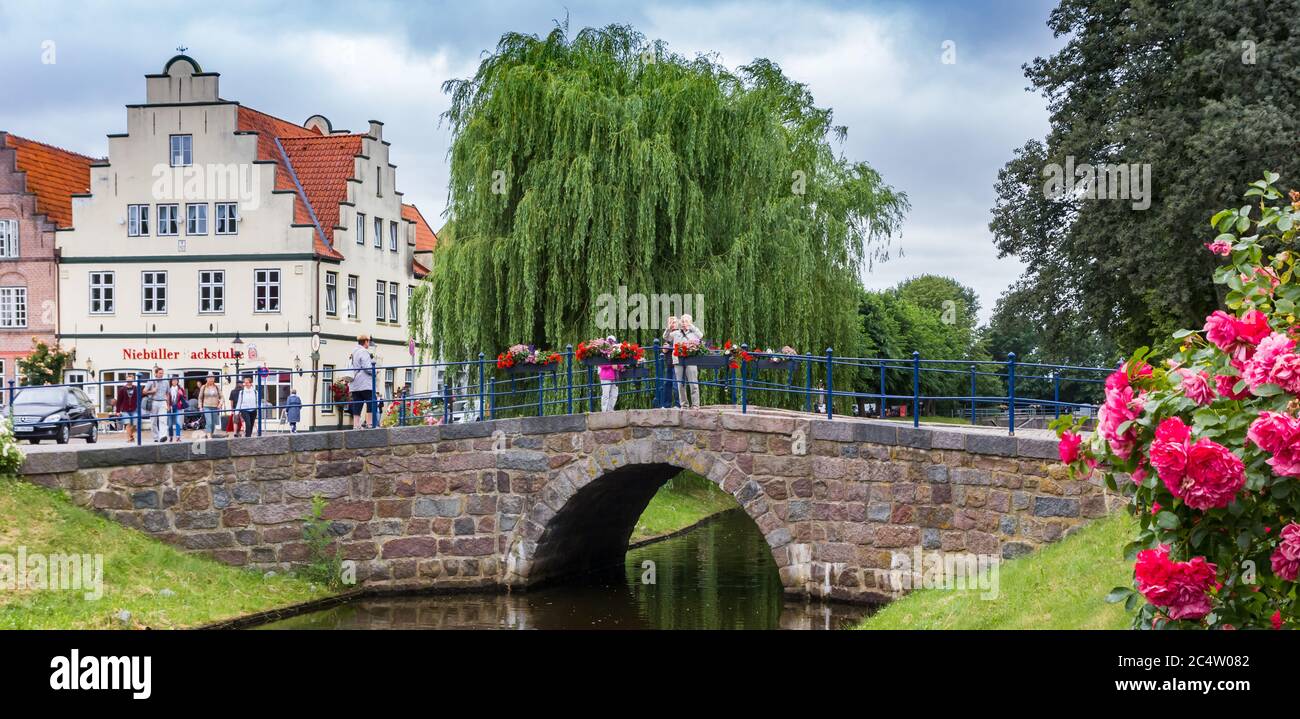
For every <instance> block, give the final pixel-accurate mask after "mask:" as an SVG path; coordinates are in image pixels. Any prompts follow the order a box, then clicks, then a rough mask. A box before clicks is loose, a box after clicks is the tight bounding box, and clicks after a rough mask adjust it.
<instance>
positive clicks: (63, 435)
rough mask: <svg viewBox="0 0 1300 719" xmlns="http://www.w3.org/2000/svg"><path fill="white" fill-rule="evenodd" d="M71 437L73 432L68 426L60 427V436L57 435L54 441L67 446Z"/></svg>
mask: <svg viewBox="0 0 1300 719" xmlns="http://www.w3.org/2000/svg"><path fill="white" fill-rule="evenodd" d="M69 437H71V432H70V431H69V430H68V425H66V424H61V425H59V431H58V434H56V435H55V437H54V441H55V442H58V443H59V444H67V443H68V439H69Z"/></svg>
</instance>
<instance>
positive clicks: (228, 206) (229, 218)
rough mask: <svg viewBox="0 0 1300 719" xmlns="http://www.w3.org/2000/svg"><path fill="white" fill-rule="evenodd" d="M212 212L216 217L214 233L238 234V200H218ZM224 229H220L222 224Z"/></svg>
mask: <svg viewBox="0 0 1300 719" xmlns="http://www.w3.org/2000/svg"><path fill="white" fill-rule="evenodd" d="M215 207H216V209H215V210H214V211H213V214H214V215H215V216H216V218H217V223H216V225H217V226H216V228H215V230H216V234H218V235H238V234H239V222H240V219H241V218H240V217H239V203H238V202H218V203H216V206H215ZM223 225H224V226H225V229H224V230H222V229H221V228H222V226H223Z"/></svg>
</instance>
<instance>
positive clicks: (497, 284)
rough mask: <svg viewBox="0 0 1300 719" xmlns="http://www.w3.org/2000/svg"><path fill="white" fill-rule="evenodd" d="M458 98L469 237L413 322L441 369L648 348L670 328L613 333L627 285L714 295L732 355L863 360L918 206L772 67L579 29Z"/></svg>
mask: <svg viewBox="0 0 1300 719" xmlns="http://www.w3.org/2000/svg"><path fill="white" fill-rule="evenodd" d="M444 89H445V90H446V91H447V92H448V93H450V95H451V107H450V109H449V110H448V112H447V113H446V119H447V120H448V121H449V123H450V126H451V131H452V134H453V142H452V147H451V151H450V157H451V180H450V189H449V213H450V216H451V221H452V222H454V223H455V236H454V238H451V239H450V240H448V238H443V240H444V241H443V242H442V243H440V244H439V246H438V249H437V251H436V252H435V256H434V261H433V268H432V271H431V273H430V276H429V277H428V278H427V280H426V281H425V282H424V283H422V285H421V287H420V288H419V290H418V291H417V293H416V296H415V300H414V302H413V303H412V313H411V323H412V331H413V334H414V336H415V337H416V338H417V340H418V341H419V342H420V344H421V346H422V347H423V348H424V351H425V352H430V353H435V354H441V355H442V356H446V357H453V356H459V355H463V354H464V353H465V352H478V351H485V352H491V351H494V350H495V349H497V348H502V347H505V346H508V345H510V344H513V343H516V342H524V343H534V344H537V345H544V346H548V347H552V348H559V347H562V345H564V344H566V343H574V344H576V343H577V341H579V340H582V339H586V338H587V337H590V336H592V335H593V334H596V333H600V334H605V333H606V330H607V329H609V330H612V331H614V332H615V333H616V334H618V335H619V336H620V338H621V339H627V340H632V341H639V342H642V343H643V344H644V343H649V342H650V341H651V340H652V339H653V338H654V337H657V336H658V334H659V331H658V329H659V328H657V327H649V328H603V327H597V326H596V316H597V311H598V309H599V307H598V305H599V303H600V300H601V297H602V296H608V295H610V294H616V293H617V292H618V290H619V287H620V286H625V287H626V288H627V291H628V292H629V293H643V294H645V295H651V294H661V295H697V294H698V295H702V297H703V300H704V310H703V311H702V312H701V311H696V312H695V313H694V314H695V315H696V320H697V322H698V323H700V324H701V326H702V327H703V328H704V329H705V331H706V333H707V334H708V336H710V337H714V338H719V339H725V338H728V337H730V338H734V339H735V340H736V341H738V342H740V341H745V342H753V343H760V344H764V345H774V346H781V345H786V344H789V345H792V346H795V347H797V348H798V349H800V350H802V351H820V350H821V349H822V348H824V347H826V346H835V347H836V348H837V350H838V349H839V348H846V347H856V346H859V345H860V343H861V336H860V325H859V321H858V318H857V316H856V312H855V310H856V309H857V302H858V296H859V292H860V282H859V274H860V272H861V270H862V269H863V267H864V266H866V265H869V264H870V263H871V262H872V261H873V260H874V259H877V258H880V257H881V256H883V252H884V251H885V248H886V247H887V244H888V240H889V238H890V237H891V236H892V235H894V234H895V233H896V231H897V229H898V226H899V223H900V221H901V218H902V216H903V213H904V212H905V210H906V209H907V201H906V198H905V196H904V195H903V194H902V193H900V192H896V191H895V190H893V189H892V188H890V187H889V186H888V185H886V184H885V183H884V182H883V181H882V179H881V177H880V176H879V175H878V174H877V173H876V172H875V170H873V169H872V168H871V167H870V166H869V165H867V164H866V163H864V162H851V161H848V160H846V159H844V158H843V157H841V156H839V155H837V154H836V152H835V150H834V148H833V145H832V140H833V139H835V138H839V139H841V140H842V138H843V137H844V134H845V131H846V130H845V128H843V127H837V126H835V125H834V124H833V122H832V114H831V111H830V110H829V109H826V108H820V107H817V106H816V105H814V104H813V98H812V96H811V94H810V93H809V91H808V89H807V88H806V87H805V86H803V85H801V84H799V83H797V82H795V81H793V80H791V79H789V78H787V77H786V76H785V75H784V74H783V73H782V71H781V69H780V68H779V67H777V66H776V65H775V64H774V63H772V62H770V61H767V60H763V59H759V60H755V61H754V62H752V63H750V64H748V65H745V66H743V67H740V68H738V69H736V70H734V71H732V70H729V69H727V68H725V67H723V66H722V65H720V64H719V63H718V62H717V61H716V60H715V59H714V58H712V57H709V56H701V57H697V58H695V59H687V58H684V57H682V56H680V55H676V54H672V53H670V52H669V51H668V50H667V49H666V47H665V46H664V44H663V43H662V42H649V41H647V40H646V39H645V38H644V37H643V36H642V35H641V34H639V33H638V32H636V31H635V30H633V29H631V28H629V27H625V26H609V27H605V28H601V29H592V28H588V29H584V30H582V31H580V32H578V33H577V34H576V35H575V36H572V37H570V35H569V33H568V28H567V26H564V25H562V26H560V27H557V28H556V29H555V30H554V31H552V32H551V33H550V34H549V35H548V36H546V37H545V38H539V37H537V36H533V35H524V34H519V33H508V34H506V35H504V36H503V37H502V38H501V40H500V42H499V44H498V45H497V48H496V51H495V52H493V53H492V54H491V55H489V56H487V57H486V58H484V59H483V61H482V62H481V64H480V65H479V68H478V71H477V72H476V73H475V75H474V76H473V77H472V78H468V79H459V80H452V81H449V82H447V83H446V84H445V86H444ZM660 319H661V320H662V318H660Z"/></svg>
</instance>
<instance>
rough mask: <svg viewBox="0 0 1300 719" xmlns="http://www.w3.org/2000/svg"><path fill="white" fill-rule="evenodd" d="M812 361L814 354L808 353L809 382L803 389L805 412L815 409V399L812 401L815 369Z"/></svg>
mask: <svg viewBox="0 0 1300 719" xmlns="http://www.w3.org/2000/svg"><path fill="white" fill-rule="evenodd" d="M812 361H813V358H812V355H811V354H810V355H808V381H807V383H806V384H805V385H804V390H803V396H804V403H803V411H805V412H811V411H813V401H812V369H813V363H812Z"/></svg>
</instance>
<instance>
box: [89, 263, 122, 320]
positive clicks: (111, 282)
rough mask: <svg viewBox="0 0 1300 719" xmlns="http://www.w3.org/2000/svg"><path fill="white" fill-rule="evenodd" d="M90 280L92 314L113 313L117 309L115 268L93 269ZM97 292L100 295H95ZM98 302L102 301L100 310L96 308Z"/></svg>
mask: <svg viewBox="0 0 1300 719" xmlns="http://www.w3.org/2000/svg"><path fill="white" fill-rule="evenodd" d="M88 280H89V282H90V314H92V315H111V314H113V313H114V312H115V311H116V310H117V273H116V272H115V271H113V270H93V271H91V273H90V276H89V277H88ZM96 280H98V282H96ZM96 293H98V295H99V296H98V297H96V296H95V295H96ZM96 302H99V303H100V308H99V309H98V310H96V309H95V303H96Z"/></svg>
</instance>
